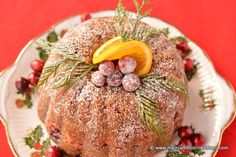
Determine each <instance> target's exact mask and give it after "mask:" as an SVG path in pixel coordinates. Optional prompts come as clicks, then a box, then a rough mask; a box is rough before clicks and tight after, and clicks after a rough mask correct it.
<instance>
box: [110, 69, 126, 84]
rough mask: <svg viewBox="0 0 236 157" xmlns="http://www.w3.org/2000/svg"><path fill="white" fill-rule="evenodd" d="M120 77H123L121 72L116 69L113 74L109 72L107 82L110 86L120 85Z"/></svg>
mask: <svg viewBox="0 0 236 157" xmlns="http://www.w3.org/2000/svg"><path fill="white" fill-rule="evenodd" d="M122 78H123V75H122V73H121V72H120V71H119V70H118V69H116V70H115V71H114V72H113V74H111V75H110V76H107V84H108V85H109V86H112V87H117V86H119V85H121V83H122Z"/></svg>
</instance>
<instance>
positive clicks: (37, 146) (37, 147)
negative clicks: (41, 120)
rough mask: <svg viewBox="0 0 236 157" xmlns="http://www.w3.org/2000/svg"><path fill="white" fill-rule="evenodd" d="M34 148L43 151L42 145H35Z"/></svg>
mask: <svg viewBox="0 0 236 157" xmlns="http://www.w3.org/2000/svg"><path fill="white" fill-rule="evenodd" d="M34 148H35V149H36V150H41V149H42V145H41V144H40V143H37V142H36V143H35V144H34Z"/></svg>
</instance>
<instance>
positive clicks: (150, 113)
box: [136, 74, 187, 144]
mask: <svg viewBox="0 0 236 157" xmlns="http://www.w3.org/2000/svg"><path fill="white" fill-rule="evenodd" d="M159 88H162V89H164V90H167V91H176V92H179V93H181V94H187V90H186V87H185V85H184V84H183V83H182V82H181V81H179V80H177V79H174V78H170V79H168V78H166V77H163V76H159V75H157V74H149V75H146V76H144V77H142V78H141V86H140V87H139V88H138V90H137V91H136V95H137V99H138V108H139V117H140V119H141V120H142V122H143V123H145V124H146V125H147V126H148V127H149V128H150V129H151V130H152V131H154V132H155V133H157V134H158V135H159V137H160V139H161V140H162V141H163V143H164V144H167V143H168V140H167V137H166V136H165V131H164V128H163V125H162V124H161V121H160V117H159V109H158V102H154V101H153V100H152V99H151V98H150V97H149V96H148V94H147V92H148V91H150V90H152V91H154V92H155V91H157V90H158V89H159Z"/></svg>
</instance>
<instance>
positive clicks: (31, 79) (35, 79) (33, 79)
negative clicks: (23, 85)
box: [28, 73, 39, 86]
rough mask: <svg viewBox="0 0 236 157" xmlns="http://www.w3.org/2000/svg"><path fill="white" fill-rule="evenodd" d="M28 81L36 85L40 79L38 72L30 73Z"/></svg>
mask: <svg viewBox="0 0 236 157" xmlns="http://www.w3.org/2000/svg"><path fill="white" fill-rule="evenodd" d="M28 81H29V83H30V84H31V85H32V86H36V85H37V83H38V81H39V77H38V74H36V73H31V74H29V76H28Z"/></svg>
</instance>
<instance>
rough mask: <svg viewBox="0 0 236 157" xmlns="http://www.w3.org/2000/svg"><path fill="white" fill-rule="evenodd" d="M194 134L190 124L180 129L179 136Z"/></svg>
mask: <svg viewBox="0 0 236 157" xmlns="http://www.w3.org/2000/svg"><path fill="white" fill-rule="evenodd" d="M192 134H193V129H192V128H191V127H189V126H182V127H180V128H179V129H178V136H179V137H180V138H183V137H186V138H187V137H190V136H191V135H192Z"/></svg>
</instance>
